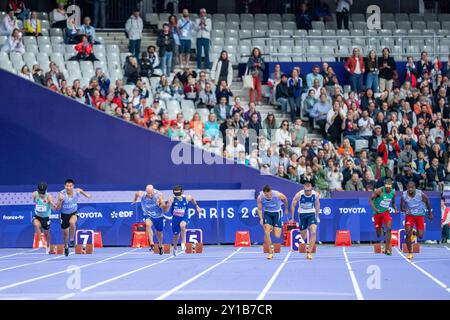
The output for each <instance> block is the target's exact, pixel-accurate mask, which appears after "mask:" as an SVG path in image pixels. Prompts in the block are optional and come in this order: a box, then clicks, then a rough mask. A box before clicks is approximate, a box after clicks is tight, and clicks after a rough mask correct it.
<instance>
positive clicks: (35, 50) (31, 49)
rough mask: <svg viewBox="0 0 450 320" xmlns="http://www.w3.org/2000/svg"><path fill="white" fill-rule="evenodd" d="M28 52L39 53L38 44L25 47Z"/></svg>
mask: <svg viewBox="0 0 450 320" xmlns="http://www.w3.org/2000/svg"><path fill="white" fill-rule="evenodd" d="M25 49H26V51H28V52H33V53H38V52H39V48H38V46H37V45H36V44H29V45H26V46H25Z"/></svg>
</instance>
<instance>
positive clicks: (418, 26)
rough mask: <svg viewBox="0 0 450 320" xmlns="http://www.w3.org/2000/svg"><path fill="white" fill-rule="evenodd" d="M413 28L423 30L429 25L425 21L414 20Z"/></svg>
mask: <svg viewBox="0 0 450 320" xmlns="http://www.w3.org/2000/svg"><path fill="white" fill-rule="evenodd" d="M412 28H413V29H418V30H423V29H426V28H427V25H426V23H425V21H417V20H412Z"/></svg>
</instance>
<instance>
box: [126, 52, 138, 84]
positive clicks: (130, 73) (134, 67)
mask: <svg viewBox="0 0 450 320" xmlns="http://www.w3.org/2000/svg"><path fill="white" fill-rule="evenodd" d="M123 70H124V76H125V78H126V79H127V82H126V83H127V84H136V82H137V79H138V78H139V66H138V64H137V61H136V58H135V57H134V56H128V57H127V60H126V62H125V65H124V67H123Z"/></svg>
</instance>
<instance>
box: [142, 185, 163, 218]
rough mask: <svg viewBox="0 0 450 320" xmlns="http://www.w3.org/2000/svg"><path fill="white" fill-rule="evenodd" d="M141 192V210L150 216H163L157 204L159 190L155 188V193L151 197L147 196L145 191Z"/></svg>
mask: <svg viewBox="0 0 450 320" xmlns="http://www.w3.org/2000/svg"><path fill="white" fill-rule="evenodd" d="M143 192H144V195H143V196H142V198H141V207H142V211H143V212H144V213H145V214H147V215H149V216H150V217H152V218H161V217H162V216H163V210H162V209H161V208H160V207H159V205H158V204H157V202H158V199H159V197H160V196H161V192H160V191H159V190H156V189H155V194H154V195H153V197H152V198H149V197H148V196H147V193H146V192H145V191H143Z"/></svg>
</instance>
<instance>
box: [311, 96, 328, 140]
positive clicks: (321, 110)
mask: <svg viewBox="0 0 450 320" xmlns="http://www.w3.org/2000/svg"><path fill="white" fill-rule="evenodd" d="M331 109H332V107H331V105H330V104H329V103H328V102H327V95H326V94H321V95H320V100H319V102H317V103H316V104H315V105H314V109H313V110H312V111H311V117H313V118H314V119H315V121H316V123H317V125H318V126H319V128H320V132H321V134H322V135H323V136H324V137H325V136H326V131H325V125H326V124H327V115H328V112H329V111H330V110H331Z"/></svg>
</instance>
